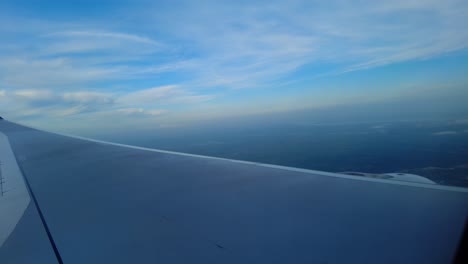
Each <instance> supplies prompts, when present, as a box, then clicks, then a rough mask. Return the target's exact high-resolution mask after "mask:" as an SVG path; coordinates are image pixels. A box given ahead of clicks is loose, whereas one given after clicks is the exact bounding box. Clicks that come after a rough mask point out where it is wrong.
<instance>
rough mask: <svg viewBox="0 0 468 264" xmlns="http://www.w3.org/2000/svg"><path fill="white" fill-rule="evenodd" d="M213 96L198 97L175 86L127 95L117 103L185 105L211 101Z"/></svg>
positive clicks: (154, 88)
mask: <svg viewBox="0 0 468 264" xmlns="http://www.w3.org/2000/svg"><path fill="white" fill-rule="evenodd" d="M213 98H214V96H213V95H199V94H194V93H193V92H189V91H187V90H184V89H182V88H180V87H179V86H176V85H167V86H160V87H153V88H149V89H144V90H139V91H136V92H131V93H128V94H126V95H124V96H121V97H120V98H119V102H121V103H124V104H134V105H154V104H174V103H177V104H187V103H199V102H204V101H208V100H211V99H213Z"/></svg>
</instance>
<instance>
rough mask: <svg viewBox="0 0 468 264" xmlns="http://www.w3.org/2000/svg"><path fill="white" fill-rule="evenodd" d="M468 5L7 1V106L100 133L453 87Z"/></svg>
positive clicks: (0, 77) (44, 122) (2, 31)
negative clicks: (110, 130)
mask: <svg viewBox="0 0 468 264" xmlns="http://www.w3.org/2000/svg"><path fill="white" fill-rule="evenodd" d="M467 16H468V2H467V1H459V0H445V1H440V0H437V1H435V0H434V1H433V0H427V1H421V0H392V1H371V0H363V1H336V0H329V1H313V0H309V1H294V0H293V1H229V2H223V1H123V0H122V1H49V0H43V1H21V3H20V2H19V1H1V2H0V35H1V38H0V39H1V40H0V42H1V45H0V113H1V115H3V116H4V117H6V118H8V119H10V120H13V121H18V122H22V123H25V124H31V125H35V126H39V127H42V128H49V129H52V130H58V131H91V130H102V129H104V130H105V129H115V128H122V129H123V128H129V127H138V126H159V127H164V126H177V125H181V124H185V123H187V122H197V121H199V120H207V119H216V118H228V117H231V116H242V115H252V114H258V113H269V112H271V113H275V112H283V111H291V110H298V109H318V108H323V107H330V106H339V105H350V104H351V105H352V104H362V103H366V102H379V101H385V100H390V99H392V100H394V99H395V98H407V97H411V96H420V95H421V94H433V95H435V96H441V95H443V96H449V97H450V95H452V96H453V97H454V98H455V97H459V96H460V94H463V95H466V94H468V93H467V92H466V91H467V90H468V89H467V88H466V86H467V85H466V84H467V79H468V77H467V76H466V75H467V74H466V73H467V72H468V51H467V46H468V30H466V17H467ZM448 103H450V102H448ZM116 118H117V119H118V120H119V122H118V124H116V122H115V120H116Z"/></svg>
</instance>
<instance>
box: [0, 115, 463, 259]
mask: <svg viewBox="0 0 468 264" xmlns="http://www.w3.org/2000/svg"><path fill="white" fill-rule="evenodd" d="M311 151H313V150H311ZM0 171H1V172H0V175H1V182H2V184H1V196H0V263H5V264H6V263H66V264H69V263H80V264H81V263H450V262H451V261H453V260H454V257H455V255H456V252H457V247H458V244H459V242H460V240H461V238H462V234H463V230H464V225H465V221H466V217H467V213H468V191H467V189H465V188H457V187H448V186H441V185H437V184H425V183H414V182H403V181H394V180H388V179H378V178H376V179H372V178H365V177H360V176H353V175H343V174H337V173H327V172H319V171H311V170H305V169H297V168H290V167H282V166H275V165H267V164H259V163H254V162H244V161H237V160H229V159H222V158H213V157H205V156H198V155H190V154H183V153H176V152H170V151H162V150H154V149H146V148H140V147H131V146H125V145H120V144H113V143H107V142H100V141H94V140H85V139H81V138H77V137H69V136H63V135H58V134H54V133H49V132H44V131H40V130H36V129H32V128H28V127H25V126H22V125H18V124H15V123H12V122H9V121H6V120H0Z"/></svg>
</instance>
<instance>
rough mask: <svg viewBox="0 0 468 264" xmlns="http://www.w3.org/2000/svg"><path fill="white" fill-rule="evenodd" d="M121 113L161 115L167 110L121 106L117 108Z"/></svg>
mask: <svg viewBox="0 0 468 264" xmlns="http://www.w3.org/2000/svg"><path fill="white" fill-rule="evenodd" d="M116 112H117V113H119V114H124V115H131V116H142V115H143V116H159V115H162V114H164V113H166V112H167V111H166V110H162V109H151V110H145V109H143V108H121V109H117V110H116Z"/></svg>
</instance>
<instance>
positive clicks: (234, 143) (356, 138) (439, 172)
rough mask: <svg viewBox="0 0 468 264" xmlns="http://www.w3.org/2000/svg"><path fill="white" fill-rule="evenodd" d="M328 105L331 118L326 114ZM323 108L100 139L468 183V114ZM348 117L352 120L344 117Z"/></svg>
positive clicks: (160, 147)
mask: <svg viewBox="0 0 468 264" xmlns="http://www.w3.org/2000/svg"><path fill="white" fill-rule="evenodd" d="M341 110H343V109H341ZM325 112H326V113H327V115H326V116H327V117H328V118H327V119H325V120H321V118H320V117H322V116H323V115H324V114H325ZM325 112H323V111H322V112H319V113H316V112H310V111H309V112H298V113H292V114H291V113H290V114H283V115H278V114H275V115H271V114H270V115H260V116H254V117H248V118H237V119H232V118H231V119H227V120H218V121H217V122H206V123H205V124H202V125H200V124H198V125H197V126H192V127H179V128H177V127H175V128H165V129H159V130H154V131H144V132H134V133H133V134H125V135H119V134H115V135H113V136H109V135H106V136H101V138H103V139H105V140H111V141H117V142H122V143H127V144H133V145H139V146H144V147H150V148H159V149H165V150H173V151H179V152H187V153H194V154H202V155H208V156H215V157H224V158H231V159H239V160H248V161H256V162H262V163H271V164H278V165H286V166H292V167H299V168H308V169H314V170H323V171H332V172H343V171H360V172H372V173H387V172H407V173H414V174H418V175H421V176H425V177H428V178H430V179H432V180H433V181H435V182H438V183H440V184H447V185H457V186H466V187H468V119H466V118H458V119H447V118H442V117H441V118H440V119H431V120H422V119H416V118H413V119H411V118H409V120H403V121H402V120H399V121H396V120H391V118H388V120H386V121H370V120H372V119H371V118H369V116H368V115H366V116H365V119H366V120H367V121H359V120H360V118H359V116H360V114H359V113H358V112H356V111H355V112H354V113H352V111H340V113H341V114H340V116H333V115H332V112H331V111H325ZM314 113H315V114H314ZM343 113H347V114H345V115H343ZM348 118H350V119H351V120H353V121H349V122H345V120H346V119H348ZM380 119H382V118H381V117H380ZM338 121H341V122H338Z"/></svg>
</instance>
